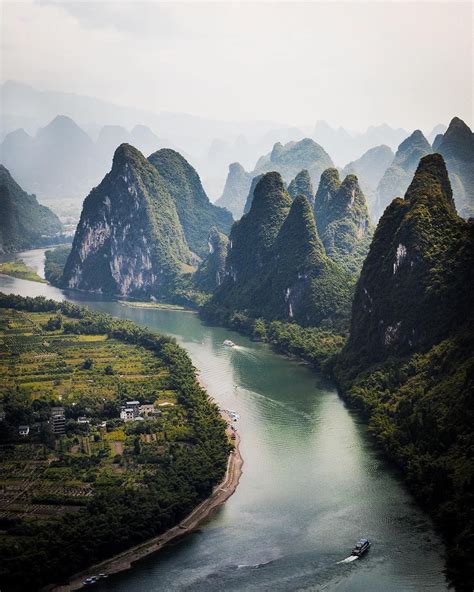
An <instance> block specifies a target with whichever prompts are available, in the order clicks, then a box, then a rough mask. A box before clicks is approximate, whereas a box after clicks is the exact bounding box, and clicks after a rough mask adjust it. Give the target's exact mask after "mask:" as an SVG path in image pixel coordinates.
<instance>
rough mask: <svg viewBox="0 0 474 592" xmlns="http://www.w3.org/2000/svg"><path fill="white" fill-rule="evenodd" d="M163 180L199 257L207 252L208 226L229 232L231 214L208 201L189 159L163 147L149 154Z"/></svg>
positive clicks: (185, 232)
mask: <svg viewBox="0 0 474 592" xmlns="http://www.w3.org/2000/svg"><path fill="white" fill-rule="evenodd" d="M148 160H149V162H150V163H151V164H152V165H153V166H154V167H155V169H156V170H157V171H158V173H159V175H160V177H161V178H162V179H163V180H164V182H165V183H166V186H167V188H168V191H169V193H170V195H171V197H172V198H173V200H174V203H175V206H176V210H177V212H178V216H179V219H180V222H181V224H182V226H183V230H184V234H185V237H186V240H187V242H188V245H189V248H190V249H191V250H192V251H193V252H194V253H196V254H197V255H198V256H199V257H205V256H206V255H207V253H208V242H207V239H208V234H209V230H210V229H211V228H212V227H213V226H215V227H216V228H217V229H218V230H219V231H220V232H224V233H226V234H228V233H229V231H230V227H231V226H232V222H233V219H232V214H230V212H228V211H227V210H225V209H224V208H219V207H217V206H215V205H214V204H212V203H211V202H210V201H209V198H208V197H207V195H206V192H205V191H204V189H203V187H202V184H201V180H200V178H199V175H198V174H197V172H196V171H195V169H194V168H193V167H192V166H191V165H190V164H189V163H188V161H187V160H186V159H185V158H183V157H182V156H181V154H179V153H178V152H175V151H174V150H171V149H168V148H163V149H162V150H158V152H155V153H153V154H152V155H151V156H149V158H148Z"/></svg>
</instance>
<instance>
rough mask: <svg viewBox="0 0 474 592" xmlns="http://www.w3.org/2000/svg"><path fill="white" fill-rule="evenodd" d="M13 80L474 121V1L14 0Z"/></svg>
mask: <svg viewBox="0 0 474 592" xmlns="http://www.w3.org/2000/svg"><path fill="white" fill-rule="evenodd" d="M1 10H2V34H1V52H2V54H1V73H0V74H1V79H2V80H3V81H5V80H8V79H13V80H18V81H21V82H25V83H28V84H31V85H32V86H35V87H38V88H40V89H44V90H56V91H65V92H75V93H80V94H86V95H90V96H94V97H98V98H101V99H105V100H111V101H114V102H116V103H119V104H124V105H128V106H135V107H138V108H144V109H148V110H153V111H155V112H159V111H175V112H186V113H191V114H195V115H202V116H206V117H212V118H216V119H225V120H233V121H235V120H244V119H247V120H248V119H252V120H253V119H271V120H275V121H279V122H283V123H287V124H290V125H298V124H303V123H305V124H309V123H314V122H316V121H317V120H319V119H325V120H327V121H329V122H331V123H332V124H337V125H343V126H346V127H348V128H351V129H363V128H365V127H366V126H367V125H370V124H378V123H381V122H384V121H385V122H387V123H389V124H391V125H394V126H401V127H404V128H406V129H414V128H423V129H429V128H430V126H432V125H434V124H436V123H440V122H444V123H448V122H449V120H450V119H451V117H452V116H453V115H458V116H460V117H462V118H463V119H464V120H465V121H466V122H467V123H468V124H470V125H472V124H473V5H472V3H470V2H456V1H453V0H451V1H450V2H427V1H423V2H403V3H402V2H397V1H391V2H381V1H370V2H365V3H360V2H346V3H343V2H338V1H333V2H325V3H323V2H307V3H295V2H291V3H290V2H279V3H269V2H265V3H263V2H261V3H253V2H233V3H230V2H221V3H213V4H210V3H199V2H193V3H159V2H145V3H142V2H133V3H132V2H122V1H108V2H95V1H82V2H68V1H62V2H57V3H54V2H49V1H47V0H23V1H18V2H9V1H4V0H2V1H1Z"/></svg>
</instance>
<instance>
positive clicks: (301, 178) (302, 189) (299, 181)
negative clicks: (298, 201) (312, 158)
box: [288, 169, 314, 204]
mask: <svg viewBox="0 0 474 592" xmlns="http://www.w3.org/2000/svg"><path fill="white" fill-rule="evenodd" d="M288 193H289V194H290V195H291V197H292V198H293V199H295V197H297V196H298V195H304V196H305V197H306V199H307V200H308V201H309V203H310V204H314V189H313V184H312V183H311V177H310V176H309V173H308V171H307V170H306V169H303V170H302V171H300V172H299V173H298V174H297V175H296V177H295V178H294V179H293V181H291V183H290V184H289V185H288Z"/></svg>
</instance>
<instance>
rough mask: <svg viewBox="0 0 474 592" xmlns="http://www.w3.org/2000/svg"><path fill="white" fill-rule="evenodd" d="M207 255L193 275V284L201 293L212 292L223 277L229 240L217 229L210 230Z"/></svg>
mask: <svg viewBox="0 0 474 592" xmlns="http://www.w3.org/2000/svg"><path fill="white" fill-rule="evenodd" d="M208 244H209V254H208V256H207V257H206V259H204V261H203V262H202V263H201V265H200V266H199V268H198V270H197V271H196V273H195V274H194V277H193V283H194V285H195V286H196V288H197V289H198V290H200V291H201V292H213V291H214V290H215V289H216V288H217V287H218V286H220V285H221V284H222V282H223V281H224V277H225V262H226V258H227V253H228V248H229V239H228V238H227V236H226V235H225V234H222V232H219V231H218V230H217V228H215V227H213V228H211V231H210V232H209V237H208Z"/></svg>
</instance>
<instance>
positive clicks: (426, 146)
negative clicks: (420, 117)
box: [397, 130, 431, 155]
mask: <svg viewBox="0 0 474 592" xmlns="http://www.w3.org/2000/svg"><path fill="white" fill-rule="evenodd" d="M415 146H416V147H418V148H422V149H423V150H426V152H430V150H431V145H430V143H429V142H428V140H427V139H426V138H425V136H424V135H423V132H422V131H421V130H415V131H414V132H413V133H412V134H411V135H410V136H408V138H406V139H405V140H403V142H402V143H401V144H400V146H399V147H398V150H397V155H399V154H400V153H404V152H407V151H410V150H412V149H413V147H415Z"/></svg>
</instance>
